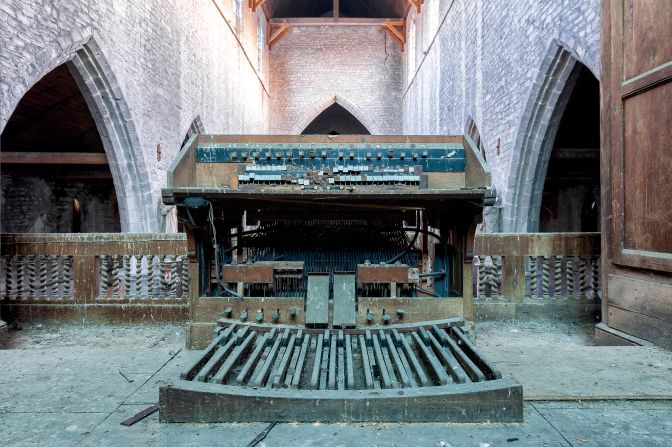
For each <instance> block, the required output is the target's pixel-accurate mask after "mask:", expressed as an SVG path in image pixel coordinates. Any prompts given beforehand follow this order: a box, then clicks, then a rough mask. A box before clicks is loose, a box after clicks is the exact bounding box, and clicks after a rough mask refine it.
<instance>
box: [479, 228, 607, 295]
mask: <svg viewBox="0 0 672 447" xmlns="http://www.w3.org/2000/svg"><path fill="white" fill-rule="evenodd" d="M474 255H475V257H474V277H475V278H474V299H483V298H499V299H507V300H522V299H524V298H533V299H549V298H552V299H560V298H589V299H598V298H599V292H600V234H599V233H520V234H519V233H488V234H479V235H477V236H476V239H475V243H474Z"/></svg>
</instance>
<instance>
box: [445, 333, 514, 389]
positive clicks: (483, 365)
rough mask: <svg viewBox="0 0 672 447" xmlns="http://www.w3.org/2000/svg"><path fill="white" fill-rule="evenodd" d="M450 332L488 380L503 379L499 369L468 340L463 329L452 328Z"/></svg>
mask: <svg viewBox="0 0 672 447" xmlns="http://www.w3.org/2000/svg"><path fill="white" fill-rule="evenodd" d="M450 332H451V333H452V334H455V336H456V338H457V341H458V343H459V346H460V347H461V348H462V350H463V351H464V353H465V354H467V355H468V356H469V358H470V359H471V360H472V361H473V362H474V363H475V364H476V365H477V366H478V367H479V368H480V370H481V371H483V373H484V374H485V375H486V377H487V378H488V379H501V378H502V373H501V372H500V371H499V369H498V368H496V367H495V365H493V364H492V363H491V362H490V361H488V360H487V359H486V358H485V357H484V356H483V355H482V354H481V353H480V351H479V350H478V349H476V346H474V344H473V343H472V342H471V340H469V339H468V338H467V336H466V335H465V334H464V332H462V329H461V328H457V327H456V328H450Z"/></svg>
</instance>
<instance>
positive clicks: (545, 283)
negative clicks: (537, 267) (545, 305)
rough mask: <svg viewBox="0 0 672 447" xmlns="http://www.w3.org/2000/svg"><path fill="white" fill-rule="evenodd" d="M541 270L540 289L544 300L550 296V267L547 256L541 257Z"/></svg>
mask: <svg viewBox="0 0 672 447" xmlns="http://www.w3.org/2000/svg"><path fill="white" fill-rule="evenodd" d="M541 262H542V264H541V268H542V272H541V273H542V289H541V294H542V296H543V297H544V298H550V294H551V266H550V258H549V257H548V256H542V257H541Z"/></svg>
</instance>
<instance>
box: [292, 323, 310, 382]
mask: <svg viewBox="0 0 672 447" xmlns="http://www.w3.org/2000/svg"><path fill="white" fill-rule="evenodd" d="M309 346H310V334H305V335H304V336H303V344H302V345H301V352H300V353H299V360H298V361H297V362H296V369H295V370H294V374H293V376H292V383H291V387H292V388H298V387H299V383H301V375H302V373H303V365H304V364H305V362H306V354H307V353H308V348H309Z"/></svg>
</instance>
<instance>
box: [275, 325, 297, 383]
mask: <svg viewBox="0 0 672 447" xmlns="http://www.w3.org/2000/svg"><path fill="white" fill-rule="evenodd" d="M296 336H297V335H296V334H292V336H291V337H290V339H289V343H288V344H287V347H286V348H285V354H284V355H283V356H282V360H281V361H280V366H279V367H278V370H277V372H276V373H275V378H274V379H273V387H278V386H280V382H281V381H282V379H283V377H284V376H285V372H286V371H287V366H288V365H289V361H290V358H291V356H292V353H293V351H294V343H295V342H296Z"/></svg>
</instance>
